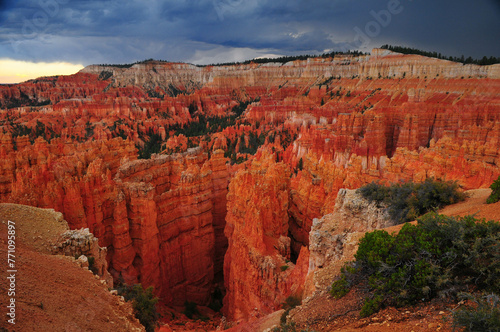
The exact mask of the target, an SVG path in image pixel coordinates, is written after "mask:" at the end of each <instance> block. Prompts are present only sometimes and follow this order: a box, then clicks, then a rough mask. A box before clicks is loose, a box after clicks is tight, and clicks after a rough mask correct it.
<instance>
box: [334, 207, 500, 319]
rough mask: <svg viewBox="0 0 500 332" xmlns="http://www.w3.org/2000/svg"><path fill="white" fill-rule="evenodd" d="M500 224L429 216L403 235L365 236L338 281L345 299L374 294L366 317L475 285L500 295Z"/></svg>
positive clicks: (408, 226) (337, 290)
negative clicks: (353, 292) (355, 292)
mask: <svg viewBox="0 0 500 332" xmlns="http://www.w3.org/2000/svg"><path fill="white" fill-rule="evenodd" d="M499 256H500V223H498V222H494V221H489V222H486V221H484V220H483V221H480V220H476V219H474V218H473V217H471V216H467V217H463V218H454V217H446V216H442V215H438V214H435V213H431V214H427V215H425V216H423V217H422V218H420V219H419V220H418V224H417V225H412V224H405V225H404V226H403V228H402V229H401V230H400V232H399V233H398V234H397V235H390V234H389V233H387V232H386V231H383V230H376V231H374V232H370V233H367V234H365V236H364V237H363V238H362V239H361V240H360V242H359V248H358V251H357V252H356V254H355V256H354V257H355V258H356V261H355V262H351V263H348V264H346V265H345V266H344V267H343V268H342V270H341V275H340V276H339V278H338V279H337V280H336V281H334V282H333V284H332V289H331V291H330V293H331V295H332V296H334V297H336V298H340V297H342V296H344V295H345V294H347V293H348V291H349V290H350V289H351V288H352V287H353V286H355V285H359V286H360V288H361V289H367V290H368V294H367V297H366V301H365V304H364V306H363V309H362V311H361V315H363V316H366V315H370V314H372V313H374V312H376V311H378V310H379V309H380V308H381V307H383V306H384V305H386V304H387V305H395V306H403V305H411V304H414V303H417V302H418V301H421V300H426V301H427V300H430V299H432V298H434V297H436V296H443V297H444V296H448V295H453V294H455V293H456V292H457V291H459V290H460V289H465V288H466V287H467V286H469V285H474V287H476V288H478V289H484V290H488V291H492V292H497V293H498V292H499V291H500V260H499V259H498V257H499Z"/></svg>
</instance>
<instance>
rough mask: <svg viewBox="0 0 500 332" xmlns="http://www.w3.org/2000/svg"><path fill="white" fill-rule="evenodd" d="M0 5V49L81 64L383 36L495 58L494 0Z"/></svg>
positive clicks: (110, 0)
mask: <svg viewBox="0 0 500 332" xmlns="http://www.w3.org/2000/svg"><path fill="white" fill-rule="evenodd" d="M2 4H3V6H4V7H3V9H2V13H1V15H0V19H1V22H2V25H1V26H0V57H8V58H13V59H20V60H31V61H42V60H44V61H59V60H64V61H70V62H80V63H84V64H90V63H116V62H131V61H136V60H142V59H145V58H151V57H153V58H158V59H168V60H176V61H177V60H180V61H191V62H203V61H213V62H222V61H232V60H243V59H246V58H251V57H255V56H261V55H271V54H273V55H289V54H297V53H309V54H311V53H316V54H318V53H322V52H324V51H325V50H341V49H362V50H365V51H368V50H370V49H371V48H372V47H376V46H380V45H382V44H385V43H391V44H403V45H406V46H412V47H418V48H422V49H426V50H433V51H434V50H435V51H438V52H442V53H443V54H450V55H461V54H464V55H466V56H468V55H472V56H475V57H479V56H482V55H494V56H500V43H498V41H499V40H500V24H499V23H498V21H499V20H498V18H500V6H499V4H498V1H496V0H476V1H474V2H471V1H466V0H455V1H451V0H442V1H431V0H427V1H416V0H414V1H412V0H399V1H398V0H312V1H305V0H303V1H299V0H274V1H271V0H255V1H245V0H167V1H159V0H145V1H140V0H135V1H123V0H122V1H119V0H107V1H94V0H85V1H84V0H79V1H78V0H20V1H3V2H0V5H2ZM390 6H392V7H390ZM0 8H1V7H0ZM387 13H389V16H387V15H386V14H387Z"/></svg>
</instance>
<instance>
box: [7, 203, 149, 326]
mask: <svg viewBox="0 0 500 332" xmlns="http://www.w3.org/2000/svg"><path fill="white" fill-rule="evenodd" d="M9 220H10V221H13V222H15V230H16V239H15V241H16V243H15V253H14V255H15V258H14V261H15V270H16V271H17V272H16V273H15V296H9V295H8V289H9V288H10V283H9V284H8V283H7V281H8V280H7V278H6V276H7V270H11V268H10V267H8V266H7V259H6V258H7V250H8V242H7V235H8V234H7V224H8V221H9ZM66 229H67V225H66V222H65V221H63V220H62V217H61V216H59V215H57V213H54V212H53V211H50V210H47V209H37V208H33V207H28V206H23V205H16V204H0V257H1V259H0V271H1V273H0V274H1V276H2V277H1V278H0V308H2V309H0V311H1V312H2V314H1V319H0V331H22V332H26V331H33V332H35V331H40V332H47V331H68V332H69V331H71V332H72V331H75V332H76V331H141V330H143V327H142V326H141V325H140V324H139V323H138V321H137V320H136V319H135V317H133V314H132V308H131V306H130V304H128V303H123V302H122V301H121V300H120V299H119V298H118V297H117V296H114V295H111V294H110V292H109V291H108V289H107V288H106V287H105V286H103V285H102V283H101V282H100V280H99V279H96V277H94V275H93V274H92V272H90V271H89V270H88V269H83V268H81V267H79V266H78V265H77V263H76V262H75V261H74V259H73V258H71V257H64V256H54V255H50V250H51V247H52V243H54V242H53V241H54V240H55V239H57V238H58V236H59V234H60V233H62V232H64V231H65V230H66ZM11 298H15V305H16V307H15V323H16V324H15V325H13V324H11V323H9V322H8V321H7V319H9V317H7V316H6V307H7V305H8V303H9V301H10V299H11ZM6 317H7V318H6Z"/></svg>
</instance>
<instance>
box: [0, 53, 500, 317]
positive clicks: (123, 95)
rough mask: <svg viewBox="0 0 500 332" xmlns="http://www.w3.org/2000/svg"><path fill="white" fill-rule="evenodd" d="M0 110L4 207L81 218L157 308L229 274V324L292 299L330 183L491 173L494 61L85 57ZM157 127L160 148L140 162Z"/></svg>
mask: <svg viewBox="0 0 500 332" xmlns="http://www.w3.org/2000/svg"><path fill="white" fill-rule="evenodd" d="M240 103H247V104H248V107H246V109H242V110H241V112H242V113H241V116H240V117H239V118H238V119H236V116H235V113H234V112H236V111H237V107H238V106H239V105H242V104H240ZM0 108H1V111H0V143H1V144H0V157H1V158H0V200H1V201H2V202H16V203H22V204H29V205H33V206H40V207H51V208H54V209H56V210H57V211H60V212H62V213H64V217H65V219H66V220H67V221H68V224H69V225H70V227H71V228H72V229H80V228H89V230H90V231H91V232H92V233H93V234H94V235H95V236H96V237H97V238H99V245H100V246H105V247H107V260H108V267H109V271H110V273H111V274H112V275H113V277H114V279H115V281H120V280H123V281H125V282H127V283H136V282H141V283H142V284H143V285H145V286H149V285H153V286H155V289H156V292H157V294H158V295H159V296H160V297H161V298H162V299H163V300H164V301H165V302H166V303H170V304H174V305H183V303H184V301H186V300H189V301H194V302H197V303H198V304H205V305H206V304H208V303H209V301H210V297H211V296H210V295H211V292H212V291H213V290H214V288H215V285H216V284H217V285H219V287H223V286H222V285H223V284H224V285H225V292H226V293H225V295H226V296H225V299H224V309H223V310H224V313H225V314H226V315H227V317H229V318H231V319H234V320H246V319H252V318H253V317H259V316H262V315H264V314H266V313H269V312H271V311H273V310H275V309H278V308H279V307H280V304H281V303H282V302H283V300H284V299H285V298H286V297H287V296H288V295H300V294H302V292H303V289H304V280H305V276H306V275H307V272H308V271H307V269H308V266H309V263H308V261H309V258H308V257H309V251H308V249H307V248H308V247H309V246H310V239H311V237H310V231H311V227H312V226H313V220H314V219H315V218H321V217H322V216H324V215H326V214H331V213H334V212H335V211H336V202H337V196H338V193H339V189H342V188H350V189H354V188H358V187H360V186H361V185H363V184H366V183H369V182H372V181H380V182H382V183H390V182H398V181H408V180H413V181H423V180H425V179H426V178H429V177H434V178H436V179H441V180H454V181H457V182H458V184H459V185H460V186H461V187H462V188H464V189H472V188H484V187H488V186H489V185H490V184H491V183H492V182H493V181H494V180H495V179H496V178H497V177H498V176H499V175H500V153H499V151H500V65H492V66H476V65H462V64H458V63H453V62H450V61H445V60H437V59H431V58H426V57H422V56H417V55H402V54H398V53H393V52H389V51H387V50H377V49H376V50H374V51H373V52H372V55H370V56H356V57H355V56H352V55H344V56H336V57H335V58H311V59H308V60H304V61H292V62H288V63H285V64H281V63H267V64H255V63H252V64H248V65H234V66H206V67H196V66H193V65H189V64H176V63H165V62H157V61H150V62H146V63H140V64H135V65H132V66H128V67H127V66H125V67H116V66H89V67H86V68H85V69H83V70H82V71H81V72H79V73H77V74H75V75H70V76H59V77H49V78H40V79H37V80H32V81H28V82H25V83H22V84H16V85H2V86H0ZM238 114H239V113H238ZM232 115H233V117H234V118H231V120H230V119H229V118H230V117H231V116H232ZM231 121H233V122H231ZM230 122H231V123H230ZM197 123H200V124H202V125H200V126H198V127H196V126H192V125H193V124H197ZM193 128H194V129H193ZM188 129H189V130H188ZM155 140H158V141H159V142H160V144H159V145H160V146H159V149H158V150H159V151H162V154H159V155H153V157H152V158H151V159H145V160H138V157H139V151H141V152H143V151H144V149H146V148H149V147H150V146H151V144H152V143H151V142H154V141H155ZM193 147H198V148H195V149H192V148H193ZM177 152H179V153H177ZM167 154H169V155H167ZM147 157H149V156H147ZM233 157H234V158H233ZM230 160H231V162H230ZM318 220H319V219H318Z"/></svg>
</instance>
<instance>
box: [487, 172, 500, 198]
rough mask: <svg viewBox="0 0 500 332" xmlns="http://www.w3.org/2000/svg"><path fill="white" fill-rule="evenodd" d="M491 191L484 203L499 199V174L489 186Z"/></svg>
mask: <svg viewBox="0 0 500 332" xmlns="http://www.w3.org/2000/svg"><path fill="white" fill-rule="evenodd" d="M490 188H491V190H493V191H492V192H491V195H490V197H488V199H487V200H486V203H488V204H493V203H496V202H498V201H500V176H499V177H498V179H496V180H495V181H494V182H493V183H492V184H491V186H490Z"/></svg>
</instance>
